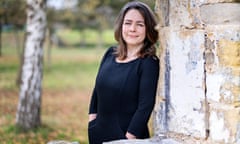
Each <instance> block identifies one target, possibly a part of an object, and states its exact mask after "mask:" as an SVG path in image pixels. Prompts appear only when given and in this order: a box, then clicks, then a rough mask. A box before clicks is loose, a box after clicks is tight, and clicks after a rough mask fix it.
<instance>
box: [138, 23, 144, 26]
mask: <svg viewBox="0 0 240 144" xmlns="http://www.w3.org/2000/svg"><path fill="white" fill-rule="evenodd" d="M137 25H138V26H140V27H144V26H145V25H144V24H142V23H139V24H137Z"/></svg>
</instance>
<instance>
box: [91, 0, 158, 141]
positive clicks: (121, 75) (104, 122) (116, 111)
mask: <svg viewBox="0 0 240 144" xmlns="http://www.w3.org/2000/svg"><path fill="white" fill-rule="evenodd" d="M155 26H156V20H155V17H154V14H153V12H152V11H151V9H150V8H149V7H148V6H147V5H146V4H144V3H142V2H137V1H134V2H129V3H127V4H126V5H125V6H124V7H123V8H122V10H121V11H120V14H119V16H118V18H117V20H116V24H115V39H116V40H117V41H118V46H117V47H111V48H109V49H108V50H107V52H106V53H105V55H104V57H103V59H102V62H101V64H100V68H99V71H98V75H97V78H96V83H95V87H94V90H93V94H92V98H91V102H90V108H89V125H88V136H89V143H90V144H100V143H103V142H107V141H112V140H119V139H135V138H138V139H144V138H148V137H149V131H148V127H147V123H148V120H149V118H150V115H151V112H152V110H153V107H154V103H155V95H156V89H157V82H158V76H159V60H158V58H157V56H156V48H155V46H154V44H155V43H156V41H157V39H158V32H157V31H156V30H155V29H154V27H155Z"/></svg>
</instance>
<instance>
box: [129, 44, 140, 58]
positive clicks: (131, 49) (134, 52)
mask: <svg viewBox="0 0 240 144" xmlns="http://www.w3.org/2000/svg"><path fill="white" fill-rule="evenodd" d="M141 48H142V45H138V46H135V47H133V46H128V48H127V57H138V53H139V51H140V49H141Z"/></svg>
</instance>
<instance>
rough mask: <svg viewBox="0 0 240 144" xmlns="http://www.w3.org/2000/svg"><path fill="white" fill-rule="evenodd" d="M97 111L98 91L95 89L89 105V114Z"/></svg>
mask: <svg viewBox="0 0 240 144" xmlns="http://www.w3.org/2000/svg"><path fill="white" fill-rule="evenodd" d="M94 113H97V92H96V89H95V88H94V89H93V93H92V98H91V101H90V106H89V114H94Z"/></svg>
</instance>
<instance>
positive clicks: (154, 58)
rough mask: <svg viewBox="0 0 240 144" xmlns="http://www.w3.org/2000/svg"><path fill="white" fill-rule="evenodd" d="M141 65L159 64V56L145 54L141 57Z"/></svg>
mask: <svg viewBox="0 0 240 144" xmlns="http://www.w3.org/2000/svg"><path fill="white" fill-rule="evenodd" d="M142 63H143V65H146V66H147V65H156V66H159V58H158V57H157V56H147V57H144V58H142Z"/></svg>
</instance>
